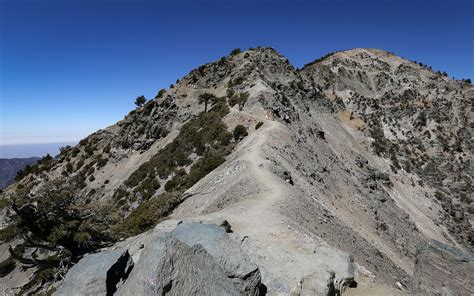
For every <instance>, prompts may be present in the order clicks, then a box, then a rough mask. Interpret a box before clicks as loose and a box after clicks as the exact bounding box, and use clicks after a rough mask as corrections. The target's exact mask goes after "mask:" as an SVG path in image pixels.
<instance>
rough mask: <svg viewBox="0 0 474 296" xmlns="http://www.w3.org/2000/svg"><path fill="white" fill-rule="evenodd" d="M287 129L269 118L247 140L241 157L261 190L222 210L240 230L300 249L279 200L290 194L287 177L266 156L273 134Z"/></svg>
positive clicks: (245, 233) (268, 241)
mask: <svg viewBox="0 0 474 296" xmlns="http://www.w3.org/2000/svg"><path fill="white" fill-rule="evenodd" d="M278 132H284V130H283V127H282V126H281V124H280V123H278V122H275V121H270V120H267V121H265V123H264V125H263V126H262V128H260V129H259V130H258V131H257V132H254V133H253V134H251V135H250V136H249V138H248V139H246V143H244V145H245V146H246V147H245V148H244V149H245V150H244V151H245V152H244V153H243V155H242V157H241V159H242V160H244V161H245V162H246V163H248V164H249V168H248V170H249V171H248V172H247V173H248V174H251V175H252V177H253V178H254V180H255V182H256V183H257V184H259V193H258V194H257V195H256V196H254V197H252V198H250V199H246V200H245V201H242V202H240V203H239V204H237V205H235V206H232V207H228V208H226V209H224V210H222V211H221V212H219V213H218V215H219V216H222V218H225V219H227V220H228V221H229V223H230V224H231V225H232V227H233V229H235V231H236V232H238V233H241V234H243V235H248V236H251V237H253V238H256V239H259V240H261V241H264V242H266V243H275V242H278V244H279V246H280V247H281V246H282V245H281V244H284V245H285V246H286V247H288V248H292V249H294V248H298V244H297V242H296V241H295V240H296V238H295V237H294V232H293V231H291V230H290V229H289V228H288V226H287V224H286V223H285V222H284V218H283V217H282V216H281V215H280V214H279V213H278V204H279V200H280V199H281V198H283V197H284V196H285V195H287V194H288V191H287V189H286V188H285V186H284V185H283V184H282V182H283V180H281V179H279V178H278V177H277V176H275V175H274V174H273V173H272V172H271V170H270V161H269V160H267V159H265V158H264V156H262V154H263V153H262V150H263V149H264V146H265V145H267V144H268V143H269V141H270V137H271V136H272V133H278Z"/></svg>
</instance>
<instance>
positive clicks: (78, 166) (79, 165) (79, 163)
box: [76, 159, 84, 171]
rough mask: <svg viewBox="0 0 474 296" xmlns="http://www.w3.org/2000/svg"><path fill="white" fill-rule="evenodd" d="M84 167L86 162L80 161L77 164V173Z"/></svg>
mask: <svg viewBox="0 0 474 296" xmlns="http://www.w3.org/2000/svg"><path fill="white" fill-rule="evenodd" d="M83 165H84V160H83V159H79V161H78V162H77V163H76V171H78V170H79V169H80V168H81V167H82V166H83Z"/></svg>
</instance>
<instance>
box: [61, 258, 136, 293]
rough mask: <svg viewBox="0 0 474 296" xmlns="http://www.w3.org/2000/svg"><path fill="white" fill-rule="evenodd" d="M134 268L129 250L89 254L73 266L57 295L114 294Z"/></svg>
mask: <svg viewBox="0 0 474 296" xmlns="http://www.w3.org/2000/svg"><path fill="white" fill-rule="evenodd" d="M132 268H133V261H132V258H131V257H130V254H129V253H128V251H127V250H123V249H122V250H120V249H118V250H113V251H106V252H100V253H96V254H92V255H89V256H87V257H85V258H84V259H82V260H81V261H80V262H79V263H78V264H76V265H74V266H73V268H71V270H70V271H69V272H68V273H67V275H66V278H65V279H64V283H63V284H62V285H61V287H60V288H59V289H58V291H57V292H56V294H55V295H70V296H76V295H77V296H80V295H90V296H93V295H113V294H114V293H115V291H116V290H117V287H118V286H120V285H121V284H122V283H123V281H125V280H126V279H127V277H128V274H129V273H130V271H131V270H132Z"/></svg>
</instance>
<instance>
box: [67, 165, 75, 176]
mask: <svg viewBox="0 0 474 296" xmlns="http://www.w3.org/2000/svg"><path fill="white" fill-rule="evenodd" d="M73 171H74V167H73V166H72V163H70V162H68V163H67V164H66V172H68V174H70V173H72V172H73Z"/></svg>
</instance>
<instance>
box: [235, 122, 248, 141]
mask: <svg viewBox="0 0 474 296" xmlns="http://www.w3.org/2000/svg"><path fill="white" fill-rule="evenodd" d="M232 135H233V136H234V140H236V141H240V140H242V139H243V138H245V137H246V136H247V135H248V132H247V129H246V128H245V126H243V125H240V124H239V125H237V126H236V127H235V128H234V131H233V133H232Z"/></svg>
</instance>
